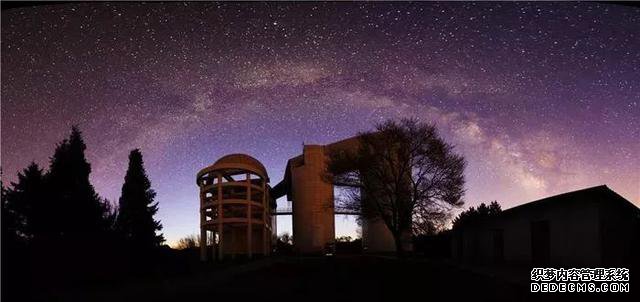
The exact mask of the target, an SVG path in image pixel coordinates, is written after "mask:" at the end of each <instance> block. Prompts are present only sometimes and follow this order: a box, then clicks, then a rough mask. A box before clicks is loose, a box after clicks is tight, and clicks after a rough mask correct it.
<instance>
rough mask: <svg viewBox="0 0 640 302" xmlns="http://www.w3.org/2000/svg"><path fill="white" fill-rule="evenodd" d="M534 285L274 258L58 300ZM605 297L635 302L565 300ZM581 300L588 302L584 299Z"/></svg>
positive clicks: (490, 289)
mask: <svg viewBox="0 0 640 302" xmlns="http://www.w3.org/2000/svg"><path fill="white" fill-rule="evenodd" d="M528 290H529V289H528V284H519V283H514V282H510V281H509V280H501V279H499V278H496V277H491V276H489V275H487V274H482V273H478V272H474V271H473V270H468V269H462V268H460V267H456V266H453V265H451V264H446V262H442V261H433V260H426V259H408V260H398V259H395V258H393V257H381V256H338V257H332V258H326V257H280V258H278V257H273V258H267V259H261V260H255V261H252V262H246V263H243V264H238V265H228V266H225V267H220V268H217V269H214V270H209V271H202V272H199V273H194V274H190V275H186V276H178V277H175V278H163V279H161V280H138V281H135V282H127V283H126V284H122V285H120V286H116V287H111V286H109V287H102V288H94V289H92V290H81V291H80V290H78V291H73V292H68V293H59V296H58V299H59V300H61V301H214V300H215V301H220V300H221V299H222V300H227V301H247V300H253V301H414V300H416V301H459V300H462V299H464V300H467V301H469V300H474V301H538V300H549V298H550V297H551V296H550V295H548V294H547V295H545V294H536V295H534V294H530V293H528ZM568 297H573V298H593V300H594V301H597V300H601V299H603V298H606V299H605V300H607V301H612V300H616V299H618V298H624V300H629V301H632V299H631V297H630V295H622V294H617V295H613V294H609V295H607V296H602V295H601V296H599V297H597V296H593V295H591V296H590V297H589V296H584V295H582V296H567V295H565V296H563V297H559V299H558V300H566V298H568ZM581 300H582V299H581Z"/></svg>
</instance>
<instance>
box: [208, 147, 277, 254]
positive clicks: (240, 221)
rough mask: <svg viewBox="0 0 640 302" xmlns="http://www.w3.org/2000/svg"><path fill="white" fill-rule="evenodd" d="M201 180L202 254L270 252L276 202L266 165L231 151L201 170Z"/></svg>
mask: <svg viewBox="0 0 640 302" xmlns="http://www.w3.org/2000/svg"><path fill="white" fill-rule="evenodd" d="M197 183H198V186H199V187H200V258H201V259H202V260H203V261H204V260H207V258H208V256H209V255H212V257H215V256H216V255H217V257H218V258H219V259H222V258H223V257H226V256H231V257H235V255H244V256H246V257H248V258H251V257H252V256H253V255H255V254H260V255H269V253H270V251H271V234H272V233H273V229H272V226H274V225H275V223H273V221H272V217H273V216H272V215H271V211H272V209H273V208H275V202H273V200H272V199H271V197H270V196H269V189H270V188H269V177H268V175H267V170H266V169H265V168H264V166H263V165H262V164H261V163H260V162H259V161H258V160H256V159H255V158H253V157H251V156H248V155H245V154H230V155H227V156H224V157H222V158H220V159H219V160H218V161H216V162H215V163H214V164H213V165H211V166H209V167H206V168H204V169H202V170H200V172H198V175H197ZM208 246H211V247H213V248H212V250H211V252H209V251H207V247H208Z"/></svg>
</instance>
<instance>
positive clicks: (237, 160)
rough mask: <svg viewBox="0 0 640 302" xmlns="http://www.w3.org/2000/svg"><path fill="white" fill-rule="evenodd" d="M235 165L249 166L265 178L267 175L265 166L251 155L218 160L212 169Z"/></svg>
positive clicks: (230, 155) (232, 156) (235, 154)
mask: <svg viewBox="0 0 640 302" xmlns="http://www.w3.org/2000/svg"><path fill="white" fill-rule="evenodd" d="M235 164H241V165H247V166H250V167H253V168H255V169H257V170H258V171H260V172H262V173H263V174H264V175H265V176H266V175H267V169H266V168H265V167H264V165H263V164H262V163H261V162H260V161H258V160H257V159H255V158H253V157H251V156H249V155H246V154H242V153H234V154H229V155H225V156H223V157H221V158H220V159H218V160H217V161H216V162H215V163H214V164H213V165H212V166H211V167H212V168H213V169H216V167H219V166H229V165H235Z"/></svg>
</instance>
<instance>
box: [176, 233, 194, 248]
mask: <svg viewBox="0 0 640 302" xmlns="http://www.w3.org/2000/svg"><path fill="white" fill-rule="evenodd" d="M198 246H200V235H189V236H187V237H184V238H180V240H178V244H176V248H177V249H179V250H184V249H191V248H196V247H198Z"/></svg>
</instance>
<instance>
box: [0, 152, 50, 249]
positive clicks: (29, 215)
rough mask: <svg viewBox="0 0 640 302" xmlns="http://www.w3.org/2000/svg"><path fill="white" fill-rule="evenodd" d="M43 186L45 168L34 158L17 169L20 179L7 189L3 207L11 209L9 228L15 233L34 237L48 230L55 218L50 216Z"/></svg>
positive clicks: (23, 236)
mask: <svg viewBox="0 0 640 302" xmlns="http://www.w3.org/2000/svg"><path fill="white" fill-rule="evenodd" d="M44 186H45V184H44V175H43V173H42V169H40V167H38V165H37V164H36V163H33V162H32V163H31V164H30V165H29V166H28V167H27V168H25V169H24V170H23V171H22V172H21V173H18V182H17V183H12V184H11V188H8V189H6V192H5V193H4V194H5V195H4V196H3V210H5V209H6V210H7V212H8V213H10V215H11V217H10V225H11V226H10V229H11V230H10V232H12V233H14V234H15V235H16V236H18V237H21V238H23V239H33V238H34V237H40V236H43V235H44V234H45V233H47V232H48V231H49V227H48V225H49V224H50V223H51V221H50V220H52V219H55V218H53V217H51V216H50V211H51V204H50V203H47V202H46V200H45V198H44V197H45V195H44V190H45V188H44ZM3 190H4V188H3ZM3 217H4V216H3ZM8 218H9V217H8Z"/></svg>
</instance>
